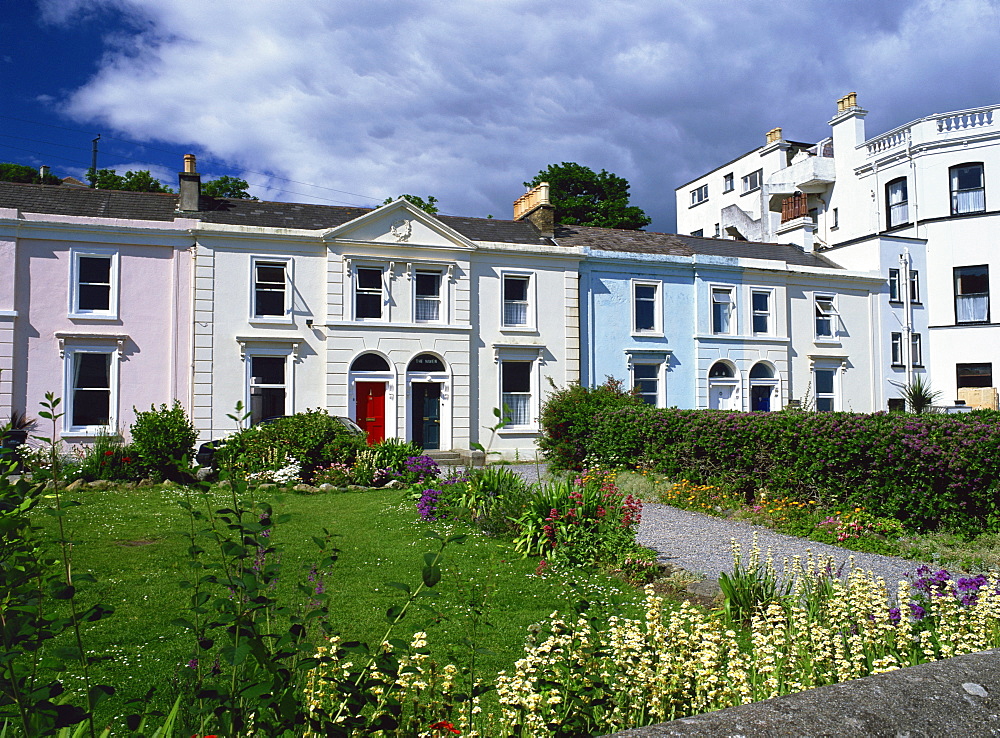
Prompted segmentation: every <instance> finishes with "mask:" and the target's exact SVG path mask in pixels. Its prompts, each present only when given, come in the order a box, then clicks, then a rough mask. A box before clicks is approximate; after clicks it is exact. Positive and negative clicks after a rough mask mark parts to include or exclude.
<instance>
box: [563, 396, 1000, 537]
mask: <svg viewBox="0 0 1000 738" xmlns="http://www.w3.org/2000/svg"><path fill="white" fill-rule="evenodd" d="M591 426H592V430H591V432H590V433H589V434H588V435H586V436H583V437H580V436H579V435H578V434H565V433H564V434H563V435H564V437H568V436H569V435H572V437H574V438H579V439H580V445H579V447H578V448H577V449H576V451H575V453H574V454H573V458H579V459H585V460H586V462H587V463H588V464H591V465H592V464H597V463H600V464H603V465H606V466H612V467H617V468H636V467H643V468H649V469H653V470H655V471H657V472H661V473H663V474H665V475H667V476H670V477H673V478H675V479H680V478H686V479H689V480H690V481H692V482H695V483H699V484H705V483H715V484H725V485H726V486H728V487H730V488H732V489H734V490H736V491H738V492H740V493H742V494H743V495H744V496H745V498H746V499H747V500H748V501H751V500H752V499H753V498H754V497H755V495H756V494H757V493H758V490H763V489H766V490H768V492H769V493H770V494H791V495H795V496H797V497H799V498H800V499H810V498H811V499H815V500H816V501H817V502H819V503H820V504H822V505H824V506H837V505H849V506H852V507H863V508H865V509H866V510H867V511H869V512H870V513H872V514H874V515H879V516H888V517H894V518H897V519H898V520H900V521H902V522H903V523H904V524H905V525H907V526H908V527H910V528H911V529H916V530H932V529H938V528H941V529H945V530H951V531H955V532H959V533H965V534H971V533H979V532H982V531H983V530H984V529H985V530H1000V481H998V475H1000V469H998V461H1000V414H997V413H988V414H969V415H936V414H931V415H927V414H924V415H904V414H885V413H877V414H873V415H862V414H855V413H808V412H776V413H732V412H724V411H717V410H657V409H655V408H650V407H648V406H643V407H628V408H611V409H607V410H604V411H601V412H600V413H599V414H598V416H597V417H596V418H595V422H593V423H592V424H591ZM545 430H546V432H548V427H546V428H545Z"/></svg>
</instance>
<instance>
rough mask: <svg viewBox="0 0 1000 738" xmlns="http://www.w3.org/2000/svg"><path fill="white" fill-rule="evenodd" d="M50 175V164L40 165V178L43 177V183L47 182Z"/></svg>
mask: <svg viewBox="0 0 1000 738" xmlns="http://www.w3.org/2000/svg"><path fill="white" fill-rule="evenodd" d="M48 176H49V165H48V164H42V166H40V167H38V178H39V179H41V180H42V182H43V183H44V182H45V178H46V177H48Z"/></svg>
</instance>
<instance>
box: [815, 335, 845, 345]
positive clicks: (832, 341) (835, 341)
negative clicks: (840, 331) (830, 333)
mask: <svg viewBox="0 0 1000 738" xmlns="http://www.w3.org/2000/svg"><path fill="white" fill-rule="evenodd" d="M813 343H815V344H816V345H817V346H840V344H841V342H840V339H839V338H824V337H821V336H817V337H816V338H814V339H813Z"/></svg>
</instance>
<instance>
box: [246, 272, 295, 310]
mask: <svg viewBox="0 0 1000 738" xmlns="http://www.w3.org/2000/svg"><path fill="white" fill-rule="evenodd" d="M292 264H293V262H292V260H291V259H290V258H286V257H281V256H278V257H274V256H252V257H250V322H251V323H291V322H292ZM260 265H266V266H281V268H282V269H283V270H284V273H285V288H284V298H285V300H284V312H283V313H282V314H281V315H258V314H257V267H258V266H260Z"/></svg>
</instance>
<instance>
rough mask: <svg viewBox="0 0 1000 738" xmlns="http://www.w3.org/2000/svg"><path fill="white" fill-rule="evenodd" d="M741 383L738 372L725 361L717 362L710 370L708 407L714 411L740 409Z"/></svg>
mask: <svg viewBox="0 0 1000 738" xmlns="http://www.w3.org/2000/svg"><path fill="white" fill-rule="evenodd" d="M738 403H739V383H738V382H737V379H736V371H735V370H734V369H733V367H732V365H731V364H729V363H728V362H725V361H717V362H715V363H714V364H712V368H711V369H709V370H708V406H709V408H711V409H712V410H736V409H738V408H739V404H738Z"/></svg>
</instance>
